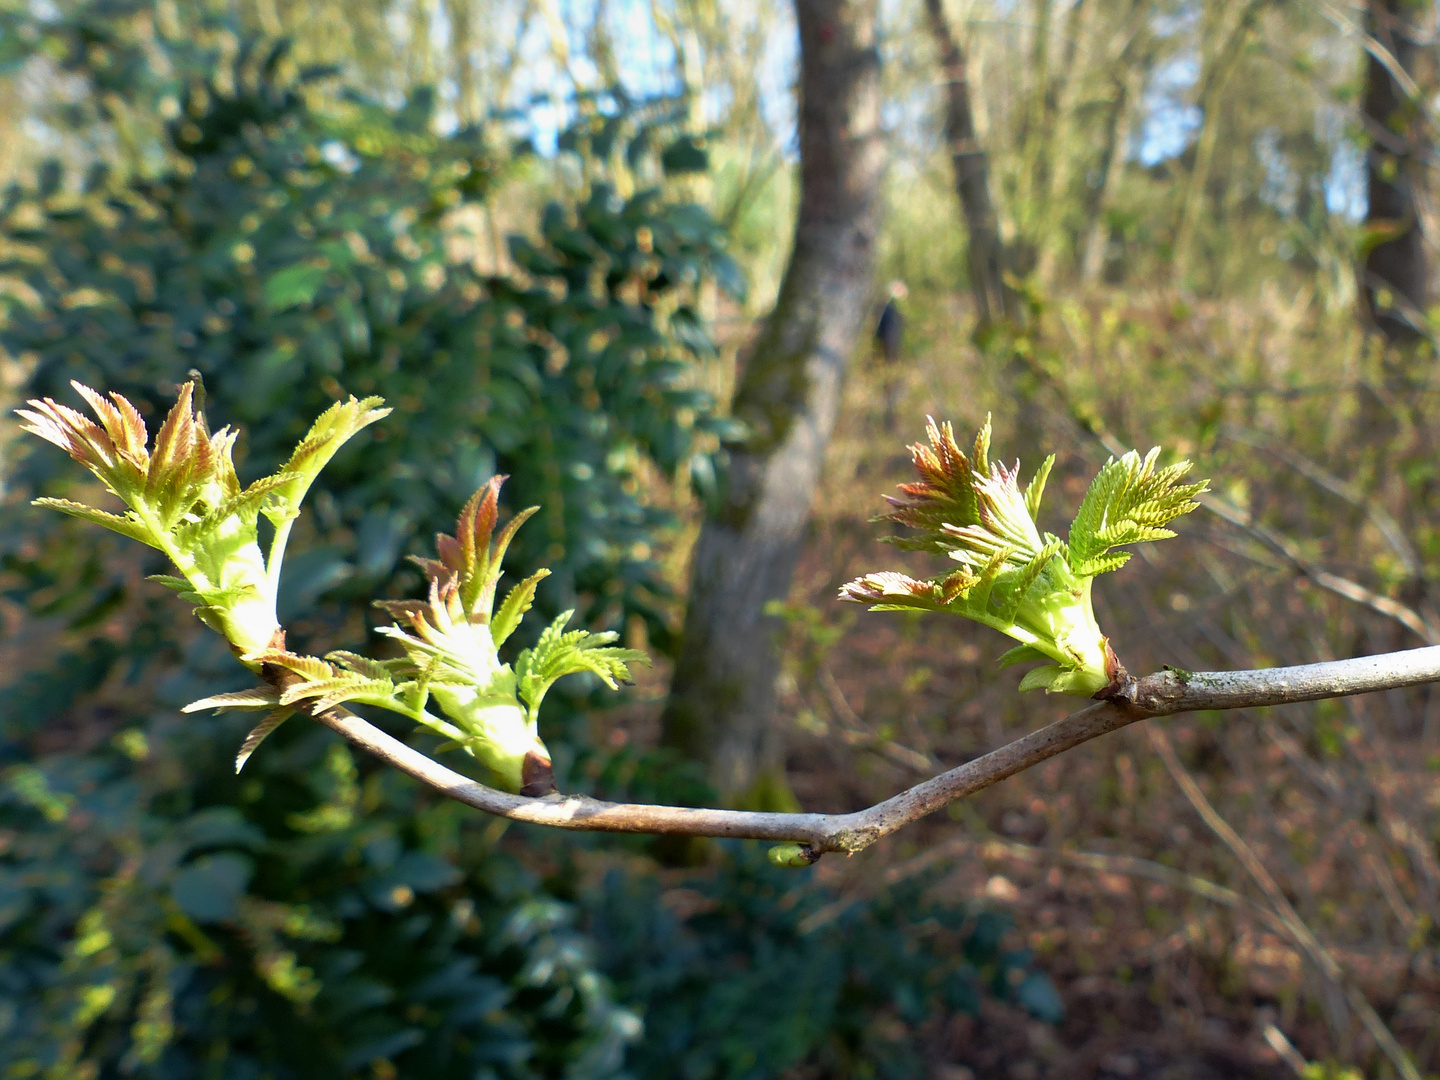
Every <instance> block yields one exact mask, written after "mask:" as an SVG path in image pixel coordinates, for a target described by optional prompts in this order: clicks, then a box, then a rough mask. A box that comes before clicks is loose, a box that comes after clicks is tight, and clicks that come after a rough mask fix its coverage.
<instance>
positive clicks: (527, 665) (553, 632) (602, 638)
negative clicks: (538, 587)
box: [515, 611, 649, 718]
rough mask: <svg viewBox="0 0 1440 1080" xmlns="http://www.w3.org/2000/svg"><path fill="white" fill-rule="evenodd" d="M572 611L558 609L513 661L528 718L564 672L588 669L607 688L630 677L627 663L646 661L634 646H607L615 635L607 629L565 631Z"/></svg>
mask: <svg viewBox="0 0 1440 1080" xmlns="http://www.w3.org/2000/svg"><path fill="white" fill-rule="evenodd" d="M574 614H575V612H574V611H566V612H562V613H561V614H560V615H559V616H558V617H557V618H556V619H555V621H554V622H552V623H551V624H550V625H549V626H548V627H546V628H545V632H544V633H543V634H541V635H540V640H539V641H537V642H536V643H535V647H534V648H533V649H526V650H525V651H524V652H522V653H521V654H520V657H519V659H518V660H517V661H516V662H515V676H516V679H517V681H518V683H519V692H520V699H521V700H522V701H524V702H525V705H526V707H527V710H528V713H529V715H530V716H531V718H534V717H535V715H536V714H537V713H538V712H539V711H540V703H541V702H542V701H543V700H544V699H545V695H546V693H547V692H548V691H549V690H550V687H552V686H553V685H555V682H556V680H558V679H560V678H563V677H564V676H566V675H578V674H580V673H581V672H589V673H590V674H592V675H595V676H598V677H599V679H600V681H601V682H603V683H604V684H605V685H606V686H608V687H610V689H612V690H613V689H615V687H616V684H617V683H618V682H628V681H629V680H630V669H629V667H628V666H627V665H628V664H634V663H642V664H643V663H649V657H647V656H646V655H645V654H644V653H642V652H639V651H637V650H635V649H625V648H615V647H610V642H612V641H614V640H615V639H616V637H617V636H618V635H616V634H614V633H610V632H608V631H607V632H606V633H603V634H592V633H590V632H589V631H588V630H571V631H570V632H569V633H565V632H564V630H565V624H566V623H568V622H569V621H570V619H571V617H572V616H573V615H574Z"/></svg>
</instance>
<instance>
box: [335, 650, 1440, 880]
mask: <svg viewBox="0 0 1440 1080" xmlns="http://www.w3.org/2000/svg"><path fill="white" fill-rule="evenodd" d="M1429 682H1440V646H1430V647H1427V648H1422V649H1410V650H1406V651H1404V652H1393V653H1381V654H1379V655H1376V656H1362V657H1356V658H1355V659H1351V660H1335V661H1330V662H1327V663H1321V664H1305V665H1302V666H1299V667H1287V668H1269V669H1264V670H1256V671H1221V672H1188V671H1179V670H1167V671H1161V672H1157V673H1156V674H1154V675H1147V676H1145V677H1144V678H1141V679H1131V680H1129V681H1128V682H1126V683H1125V684H1124V685H1122V686H1121V687H1120V688H1119V689H1118V691H1116V692H1115V693H1114V694H1113V696H1112V697H1111V698H1110V699H1109V700H1107V701H1097V702H1096V703H1094V704H1093V705H1089V706H1087V707H1086V708H1083V709H1081V710H1080V711H1078V712H1074V713H1071V714H1070V715H1069V716H1067V717H1064V718H1063V719H1061V720H1056V721H1055V722H1054V723H1053V724H1049V725H1047V726H1046V727H1043V728H1041V729H1039V730H1038V731H1032V732H1030V733H1029V734H1027V735H1022V736H1021V737H1020V738H1018V739H1016V740H1014V741H1013V742H1010V743H1007V744H1006V745H1005V746H1002V747H1000V748H999V749H998V750H993V751H991V752H990V753H988V754H985V755H983V756H981V757H978V758H976V759H975V760H973V761H969V762H966V763H965V764H964V765H961V766H959V767H958V768H954V769H951V770H950V771H949V772H945V773H941V774H940V775H939V776H936V777H932V778H931V779H929V780H926V781H924V782H923V783H920V784H917V785H915V786H914V787H912V788H909V789H907V790H905V791H902V792H901V793H900V794H898V795H895V796H893V797H892V798H889V799H886V800H885V801H884V802H881V803H877V804H876V805H874V806H872V807H869V808H868V809H866V810H859V811H856V812H855V813H851V814H777V813H759V812H752V811H746V810H713V809H695V808H691V807H683V806H652V805H646V804H634V803H609V802H602V801H600V800H598V799H592V798H590V797H588V796H585V795H547V796H545V797H543V798H538V799H535V798H527V797H525V796H523V795H510V794H507V793H506V792H502V791H497V790H495V789H494V788H490V787H486V786H485V785H484V784H479V783H476V782H475V781H474V780H471V779H469V778H468V777H466V776H462V775H461V774H460V773H457V772H455V771H454V770H452V769H448V768H446V767H445V766H444V765H441V764H439V763H438V762H436V761H433V760H431V759H430V758H428V757H426V756H425V755H424V754H422V753H420V752H419V751H418V750H414V749H411V748H410V747H409V746H406V745H405V744H404V743H402V742H401V741H399V740H398V739H395V738H392V737H391V736H389V735H387V734H385V732H383V731H381V730H380V729H379V728H377V727H375V726H374V725H372V724H370V723H369V722H367V721H365V720H362V719H361V718H360V717H358V716H356V715H355V714H354V713H351V712H350V711H348V710H347V709H344V708H339V707H337V708H333V709H327V710H325V711H323V712H319V713H315V714H312V715H313V716H314V718H315V719H316V720H319V721H320V722H321V723H322V724H324V725H325V726H326V727H329V728H331V729H333V730H334V731H336V732H338V733H339V734H341V735H342V736H344V737H345V738H346V739H348V740H349V741H350V742H352V743H354V744H355V745H356V746H359V747H361V748H363V749H365V750H368V751H369V752H370V753H372V754H374V755H375V756H376V757H378V758H380V759H381V760H382V761H384V762H386V763H387V764H390V765H393V766H395V767H396V768H397V769H399V770H400V771H401V772H404V773H406V774H408V775H410V776H412V777H414V778H415V779H416V780H419V781H420V782H421V783H423V784H427V785H429V786H430V787H432V788H434V789H435V790H437V791H439V792H440V793H441V794H443V795H447V796H449V797H450V798H452V799H456V800H458V801H459V802H462V803H465V804H466V805H467V806H473V807H475V808H476V809H477V810H484V811H485V812H486V813H489V814H495V815H498V816H500V817H505V818H509V819H511V820H512V821H526V822H530V823H532V824H536V825H551V826H554V827H556V828H561V829H579V830H583V831H587V832H617V833H651V834H661V833H665V834H673V835H680V836H714V837H735V838H743V839H752V840H775V841H793V842H797V843H801V844H804V845H805V846H806V856H807V857H808V858H811V859H812V860H813V859H818V858H819V857H820V856H821V855H822V854H824V853H825V852H827V851H843V852H845V853H847V854H853V853H855V852H857V851H861V850H863V849H864V848H866V847H869V846H870V845H871V844H873V843H875V841H877V840H879V839H880V838H881V837H883V836H887V835H889V834H890V833H892V832H894V831H896V830H897V829H899V828H901V827H902V826H904V825H908V824H909V823H910V822H912V821H917V820H919V819H920V818H922V817H925V816H926V815H927V814H930V813H933V812H934V811H936V810H939V809H941V808H942V807H944V806H946V805H948V804H949V803H952V802H955V801H956V800H958V799H963V798H966V797H967V796H970V795H973V794H975V793H976V792H977V791H982V790H984V789H985V788H987V787H990V786H991V785H992V784H995V783H998V782H999V781H1001V780H1004V779H1005V778H1006V777H1008V776H1014V775H1015V774H1016V773H1018V772H1023V771H1024V770H1026V769H1029V768H1031V767H1033V766H1035V765H1038V764H1039V763H1040V762H1042V761H1045V760H1047V759H1049V758H1052V757H1054V756H1056V755H1057V754H1061V753H1064V752H1065V751H1066V750H1070V749H1073V748H1074V747H1076V746H1079V745H1080V744H1081V743H1086V742H1089V741H1090V740H1091V739H1095V738H1099V737H1100V736H1101V735H1104V734H1106V733H1107V732H1111V731H1115V730H1117V729H1118V728H1122V727H1125V726H1127V725H1129V724H1133V723H1135V722H1136V721H1138V720H1145V719H1148V718H1149V717H1152V716H1170V715H1173V714H1175V713H1182V712H1191V711H1193V710H1197V709H1244V708H1254V707H1257V706H1264V705H1283V704H1286V703H1288V702H1295V701H1315V700H1318V699H1321V698H1337V697H1345V696H1347V695H1350V694H1366V693H1372V692H1374V691H1377V690H1393V689H1397V688H1399V687H1404V686H1416V685H1419V684H1422V683H1429Z"/></svg>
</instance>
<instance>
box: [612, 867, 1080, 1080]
mask: <svg viewBox="0 0 1440 1080" xmlns="http://www.w3.org/2000/svg"><path fill="white" fill-rule="evenodd" d="M724 846H725V847H726V850H727V851H728V853H729V856H730V857H729V859H728V860H727V862H726V864H725V866H724V867H723V869H722V870H721V871H720V872H718V873H716V872H711V873H708V874H701V875H696V876H695V877H694V878H692V879H690V880H685V881H672V882H670V884H671V885H672V887H674V889H675V890H676V891H675V892H674V893H673V894H672V895H673V896H674V897H676V898H678V902H679V904H680V905H681V906H683V909H685V910H687V911H688V912H692V913H691V914H688V917H681V916H678V915H677V914H676V913H675V912H676V904H675V903H673V902H672V903H666V902H665V901H664V899H663V898H662V890H661V885H660V883H659V882H658V881H657V880H656V879H655V878H654V877H645V878H636V877H627V876H623V875H621V874H619V873H613V874H611V875H610V876H609V877H608V878H607V879H606V882H605V888H604V889H603V891H602V892H601V894H600V895H599V896H598V897H597V899H596V900H595V901H594V902H593V903H592V904H591V905H590V912H591V930H592V932H593V934H594V937H595V940H596V942H597V943H598V944H599V946H600V948H601V950H602V952H601V957H602V964H603V966H604V967H605V968H606V970H607V971H608V972H609V973H610V974H611V976H612V978H613V979H614V980H615V982H616V988H617V990H619V991H620V992H621V994H622V995H623V996H624V997H625V998H626V1000H627V1001H629V1002H630V1003H631V1004H632V1005H633V1006H634V1007H636V1008H638V1009H639V1010H640V1012H641V1014H642V1016H643V1018H644V1022H645V1032H646V1036H645V1039H644V1040H643V1041H641V1042H639V1043H637V1044H635V1045H634V1046H633V1047H632V1048H631V1051H630V1055H629V1061H630V1063H631V1065H632V1066H633V1067H634V1068H635V1070H636V1071H637V1073H638V1074H639V1075H641V1076H647V1077H657V1078H658V1077H666V1078H673V1080H742V1078H743V1080H759V1078H761V1077H774V1076H779V1075H782V1074H783V1073H784V1071H785V1070H786V1069H788V1068H791V1067H793V1066H795V1065H798V1064H800V1063H801V1062H809V1063H811V1064H818V1065H819V1066H821V1068H822V1069H823V1072H822V1075H838V1076H852V1075H854V1076H876V1077H883V1078H901V1077H919V1076H924V1075H926V1073H925V1062H924V1061H923V1059H922V1058H921V1057H920V1055H919V1053H918V1051H919V1049H920V1048H921V1047H923V1044H924V1041H925V1040H924V1035H925V1029H926V1025H927V1023H928V1022H929V1021H931V1020H932V1019H938V1018H939V1017H941V1016H943V1015H944V1014H946V1013H953V1012H968V1013H975V1012H978V1010H979V1007H980V1001H981V997H982V996H983V995H985V994H993V995H995V996H997V997H999V998H1000V999H1002V1000H1010V1001H1013V1002H1014V1003H1015V1004H1017V1005H1019V1006H1021V1007H1022V1008H1025V1009H1026V1010H1028V1011H1029V1012H1030V1013H1031V1014H1032V1015H1034V1016H1036V1017H1039V1018H1041V1019H1044V1020H1049V1021H1052V1022H1054V1021H1058V1020H1059V1019H1060V1001H1059V995H1058V994H1057V993H1056V990H1055V987H1054V985H1053V984H1052V983H1051V982H1050V980H1049V978H1048V977H1047V976H1045V975H1044V974H1043V973H1042V972H1040V971H1038V970H1037V969H1036V968H1035V967H1034V960H1033V957H1032V955H1031V953H1030V952H1029V950H1027V949H1016V948H1013V947H1011V942H1010V938H1011V937H1012V936H1013V935H1011V934H1010V933H1009V932H1010V930H1011V929H1012V928H1013V923H1012V922H1011V920H1010V918H1009V916H1007V915H1005V914H1003V913H1001V912H997V911H991V910H986V909H984V908H983V907H976V906H974V905H970V904H951V903H944V902H940V901H937V900H935V899H934V898H933V897H931V896H929V895H928V893H927V886H929V885H933V884H934V882H933V879H932V878H931V877H928V876H927V877H925V878H924V879H921V878H914V879H911V880H910V881H908V882H905V883H903V884H901V885H898V886H895V887H894V888H891V889H889V890H887V891H885V892H884V893H882V894H881V895H880V896H879V897H877V898H874V899H865V900H859V901H853V902H846V901H844V900H842V899H841V898H839V897H837V896H836V895H835V893H833V892H832V891H830V890H828V889H826V888H824V887H821V886H818V885H816V884H815V883H814V882H813V881H812V880H810V879H808V877H807V876H805V875H804V874H800V873H797V872H796V871H794V870H784V869H778V868H775V867H772V866H770V865H768V864H767V863H766V862H765V860H764V857H763V855H761V853H760V852H759V850H758V849H756V848H754V847H742V846H740V845H724Z"/></svg>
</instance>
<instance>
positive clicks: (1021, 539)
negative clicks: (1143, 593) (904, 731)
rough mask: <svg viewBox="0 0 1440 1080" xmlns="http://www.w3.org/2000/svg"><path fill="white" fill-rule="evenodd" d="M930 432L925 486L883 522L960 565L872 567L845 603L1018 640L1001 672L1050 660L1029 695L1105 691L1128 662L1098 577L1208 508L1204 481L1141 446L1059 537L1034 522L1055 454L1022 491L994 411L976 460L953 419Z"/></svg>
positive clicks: (1107, 473)
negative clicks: (1101, 614)
mask: <svg viewBox="0 0 1440 1080" xmlns="http://www.w3.org/2000/svg"><path fill="white" fill-rule="evenodd" d="M927 434H928V436H929V445H928V446H925V445H916V446H912V447H911V454H912V457H913V460H914V464H915V471H916V474H917V481H916V482H914V483H909V484H902V485H900V492H901V495H902V496H903V498H899V499H890V500H889V501H890V503H891V505H892V507H893V509H892V510H891V512H890V513H889V514H886V515H884V518H883V519H884V520H887V521H892V522H896V523H898V524H901V525H904V526H907V527H908V529H909V530H910V532H908V533H907V534H905V535H903V536H901V537H898V538H893V539H892V540H891V542H893V543H895V544H897V546H899V547H902V548H907V549H910V550H920V551H930V552H933V553H935V554H940V555H945V556H947V557H948V558H950V559H952V560H954V561H955V562H958V563H959V564H960V566H961V569H960V570H958V571H954V572H951V573H950V574H948V575H942V576H939V577H935V578H931V579H929V580H923V581H922V580H916V579H914V578H911V577H909V576H907V575H905V574H901V573H896V572H894V571H885V572H881V573H875V574H866V575H864V576H863V577H860V578H857V579H856V580H855V581H852V582H850V583H849V584H848V585H846V586H845V587H844V588H842V589H841V591H840V597H841V599H842V600H849V601H852V602H855V603H863V604H869V605H871V609H872V610H875V611H887V610H896V609H900V608H918V609H921V610H926V611H948V612H950V613H951V614H955V615H960V616H962V617H963V618H968V619H972V620H974V621H976V622H979V623H983V624H985V625H986V626H990V627H993V628H994V629H996V630H999V631H1000V632H1001V633H1003V634H1007V635H1009V636H1010V637H1012V638H1015V639H1016V640H1018V641H1019V642H1020V643H1021V644H1020V645H1019V646H1018V647H1016V648H1013V649H1011V650H1010V651H1009V652H1007V653H1005V654H1004V655H1003V656H1002V657H1001V658H1000V665H1001V666H1002V667H1005V666H1008V665H1010V664H1017V663H1023V662H1026V661H1035V660H1048V661H1050V662H1051V663H1050V664H1049V665H1047V666H1045V667H1041V668H1037V669H1035V670H1033V671H1030V672H1029V673H1027V674H1026V675H1025V677H1024V678H1023V679H1022V680H1021V682H1020V689H1021V690H1022V691H1025V690H1038V689H1042V688H1043V689H1044V690H1046V691H1047V692H1050V693H1068V694H1080V695H1084V696H1088V695H1092V694H1095V693H1098V692H1100V691H1103V690H1104V689H1105V688H1106V687H1108V686H1110V685H1111V684H1112V682H1113V681H1114V680H1115V679H1116V678H1117V677H1118V676H1119V673H1120V672H1121V671H1123V669H1121V668H1119V667H1118V662H1117V661H1115V659H1114V654H1113V653H1112V652H1111V651H1110V648H1109V643H1108V641H1107V640H1106V638H1105V636H1104V635H1103V634H1102V633H1101V632H1100V628H1099V626H1098V625H1097V624H1096V622H1095V614H1094V610H1093V607H1092V605H1091V583H1092V581H1093V579H1094V578H1095V577H1096V576H1097V575H1099V574H1102V573H1106V572H1108V571H1110V570H1116V569H1119V568H1120V567H1121V566H1123V565H1124V564H1125V562H1126V561H1127V560H1128V559H1129V558H1130V553H1129V552H1128V551H1119V550H1116V549H1118V548H1121V547H1124V546H1126V545H1130V544H1136V543H1141V542H1144V541H1149V540H1161V539H1165V538H1167V537H1171V536H1174V535H1175V534H1174V533H1172V532H1171V531H1170V530H1169V529H1166V528H1165V527H1164V526H1165V525H1166V524H1168V523H1169V522H1170V521H1173V520H1174V519H1175V518H1177V517H1179V516H1180V515H1182V514H1187V513H1189V512H1190V511H1191V510H1194V509H1195V508H1196V506H1198V505H1199V504H1198V503H1196V502H1195V501H1194V500H1195V496H1196V495H1198V494H1200V493H1201V492H1202V491H1204V490H1205V487H1206V485H1205V483H1204V482H1203V481H1202V482H1201V483H1198V484H1184V483H1182V482H1181V481H1182V480H1183V478H1184V477H1185V475H1186V474H1187V473H1188V472H1189V470H1190V463H1189V462H1186V461H1182V462H1179V463H1177V464H1174V465H1170V466H1167V467H1165V468H1158V467H1157V462H1158V460H1159V456H1160V451H1159V448H1158V447H1157V448H1156V449H1154V450H1151V451H1150V453H1149V454H1147V455H1146V456H1145V457H1144V458H1141V457H1140V455H1139V454H1138V453H1135V452H1134V451H1131V452H1130V453H1128V454H1126V455H1124V456H1123V457H1121V458H1120V459H1118V460H1116V459H1113V458H1112V459H1111V460H1110V461H1108V462H1107V463H1106V464H1105V466H1104V467H1103V468H1102V469H1101V470H1100V472H1099V473H1098V474H1097V475H1096V477H1095V479H1094V481H1093V482H1092V483H1091V484H1090V488H1089V490H1088V491H1087V493H1086V495H1085V498H1084V500H1083V501H1082V503H1081V505H1080V510H1079V512H1078V513H1077V514H1076V516H1075V520H1074V522H1073V523H1072V524H1071V526H1070V530H1069V534H1068V537H1067V539H1066V540H1061V539H1060V538H1059V537H1057V536H1054V535H1052V534H1050V533H1042V532H1041V531H1040V529H1039V526H1038V525H1037V524H1036V516H1037V514H1038V512H1039V509H1040V502H1041V499H1042V497H1043V495H1044V491H1045V481H1046V479H1047V478H1048V477H1049V474H1050V469H1051V466H1052V465H1053V464H1054V461H1055V457H1054V455H1053V454H1052V455H1051V456H1050V457H1048V458H1046V460H1045V462H1044V463H1043V464H1042V465H1041V467H1040V469H1039V471H1038V472H1036V474H1035V476H1034V477H1033V478H1032V479H1031V481H1030V483H1029V484H1028V485H1027V486H1026V487H1025V489H1024V491H1023V492H1022V491H1021V489H1020V486H1019V466H1018V465H1016V466H1015V467H1014V468H1008V467H1006V466H1005V465H1004V464H1002V463H1000V462H991V461H989V460H988V455H989V448H990V421H989V418H988V417H987V418H986V421H985V424H984V426H983V427H982V428H981V429H980V432H979V434H978V435H977V436H976V438H975V442H974V444H973V449H972V451H971V453H970V454H969V455H967V454H966V453H965V451H964V450H962V449H961V448H960V446H959V444H958V443H957V442H956V441H955V435H954V431H953V430H952V428H951V426H950V425H949V424H943V425H940V424H936V423H935V421H934V420H930V421H929V423H928V426H927ZM887 539H891V538H887Z"/></svg>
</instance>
